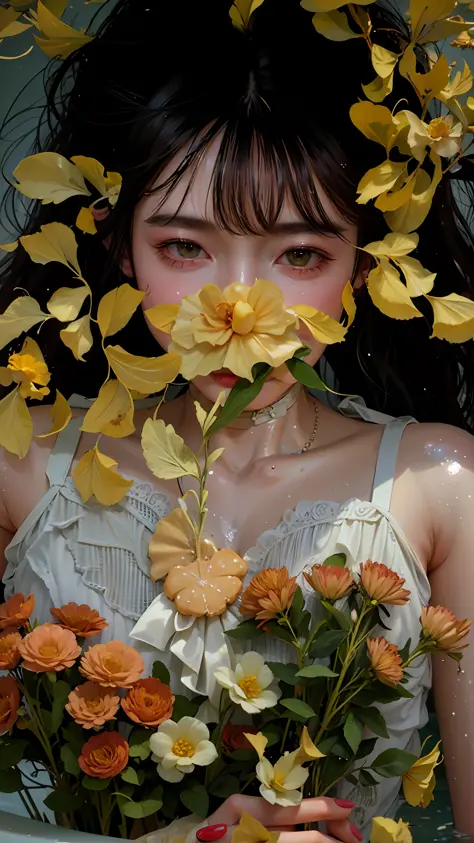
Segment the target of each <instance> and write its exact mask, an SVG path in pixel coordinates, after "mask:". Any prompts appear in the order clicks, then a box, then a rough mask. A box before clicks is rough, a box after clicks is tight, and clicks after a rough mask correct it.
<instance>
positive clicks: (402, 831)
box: [370, 817, 413, 843]
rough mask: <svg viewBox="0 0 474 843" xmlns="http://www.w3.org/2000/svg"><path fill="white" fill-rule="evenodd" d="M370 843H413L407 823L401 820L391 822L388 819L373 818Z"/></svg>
mask: <svg viewBox="0 0 474 843" xmlns="http://www.w3.org/2000/svg"><path fill="white" fill-rule="evenodd" d="M370 843H413V838H412V836H411V831H410V828H409V825H408V823H404V822H403V820H398V823H397V822H395V820H391V819H389V818H388V817H375V818H374V819H373V820H372V831H371V833H370Z"/></svg>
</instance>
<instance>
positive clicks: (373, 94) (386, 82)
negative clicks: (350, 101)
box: [362, 73, 393, 102]
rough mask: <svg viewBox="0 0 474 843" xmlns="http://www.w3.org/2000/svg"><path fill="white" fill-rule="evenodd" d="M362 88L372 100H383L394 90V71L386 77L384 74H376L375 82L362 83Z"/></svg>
mask: <svg viewBox="0 0 474 843" xmlns="http://www.w3.org/2000/svg"><path fill="white" fill-rule="evenodd" d="M362 90H363V92H364V94H365V96H366V97H367V98H368V99H369V100H371V101H372V102H382V101H383V100H384V99H385V97H388V95H389V94H391V93H392V90H393V73H391V74H390V76H387V77H386V79H384V78H383V77H382V76H376V77H375V79H374V81H373V82H370V83H369V84H368V85H362Z"/></svg>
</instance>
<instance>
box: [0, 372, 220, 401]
mask: <svg viewBox="0 0 474 843" xmlns="http://www.w3.org/2000/svg"><path fill="white" fill-rule="evenodd" d="M12 383H13V375H12V371H11V369H9V368H8V366H0V386H11V385H12ZM203 412H204V410H203Z"/></svg>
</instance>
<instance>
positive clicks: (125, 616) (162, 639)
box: [0, 402, 431, 839]
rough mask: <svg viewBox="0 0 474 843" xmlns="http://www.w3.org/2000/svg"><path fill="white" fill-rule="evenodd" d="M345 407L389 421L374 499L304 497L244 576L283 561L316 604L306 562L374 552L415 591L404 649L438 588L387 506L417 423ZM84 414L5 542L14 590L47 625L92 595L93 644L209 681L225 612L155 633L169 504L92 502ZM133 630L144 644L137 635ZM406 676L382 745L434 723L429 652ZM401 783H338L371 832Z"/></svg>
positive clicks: (407, 744)
mask: <svg viewBox="0 0 474 843" xmlns="http://www.w3.org/2000/svg"><path fill="white" fill-rule="evenodd" d="M346 410H348V411H350V412H351V414H352V415H354V414H355V413H356V414H358V415H359V416H360V417H362V418H365V419H366V420H369V421H375V422H378V423H384V424H385V430H384V435H383V437H382V440H381V445H380V451H379V456H378V461H377V466H376V471H375V481H374V489H373V494H372V499H371V500H370V501H362V500H358V499H354V498H350V499H349V500H346V501H343V502H333V501H321V500H319V501H301V502H300V503H298V504H297V505H296V506H295V507H294V508H293V509H290V510H287V511H286V512H284V513H282V514H281V515H280V514H278V513H275V519H276V521H278V518H280V521H279V523H277V525H276V527H275V529H273V530H268V531H266V532H265V533H263V534H262V535H261V536H260V537H259V539H258V540H257V542H256V545H255V546H254V547H252V548H250V549H249V550H248V551H247V552H246V554H245V559H246V561H247V563H248V566H249V572H248V579H250V578H251V577H252V576H253V575H254V574H255V573H257V572H258V571H260V570H261V569H262V568H265V567H266V568H268V567H279V566H281V565H286V566H287V567H288V569H289V572H290V574H291V575H293V576H294V575H296V576H298V578H299V582H300V584H301V586H302V588H303V590H304V593H305V596H306V598H307V601H308V603H310V602H311V601H313V607H314V604H315V601H316V598H315V596H314V594H313V593H309V590H308V588H307V586H306V584H305V581H304V578H303V577H302V571H303V570H304V569H305V568H307V567H308V566H309V565H311V564H314V563H315V562H318V561H323V560H324V559H325V558H326V557H327V556H328V555H329V554H331V553H335V552H344V553H346V554H347V560H348V562H347V564H348V565H349V566H350V567H351V568H353V569H354V570H356V569H357V568H358V566H359V565H360V564H361V563H362V562H364V561H366V560H367V559H371V560H373V561H377V562H384V563H385V564H386V565H388V566H389V567H390V568H392V569H393V570H394V571H396V573H397V574H399V575H400V576H402V577H404V578H405V580H406V587H407V588H408V589H409V590H410V592H411V600H410V603H409V604H408V606H404V607H392V612H391V618H390V622H389V624H390V627H391V631H390V632H388V633H384V634H386V635H387V637H388V638H389V639H390V640H391V641H392V642H393V643H395V644H397V645H399V646H403V645H404V644H405V642H406V640H407V639H408V638H409V637H411V638H412V639H415V640H416V639H417V638H418V634H419V617H420V614H421V608H422V606H423V605H426V603H427V602H428V600H429V596H430V589H429V583H428V579H427V576H426V574H425V572H424V570H423V568H422V566H421V563H420V562H419V560H418V559H417V557H416V554H415V553H414V551H413V550H412V548H411V547H410V545H409V543H408V541H407V539H406V537H405V536H404V534H403V532H402V530H401V529H400V527H399V526H398V525H397V523H396V522H395V521H394V519H393V518H392V516H391V514H390V498H391V492H392V486H393V477H394V471H395V463H396V457H397V451H398V445H399V442H400V439H401V436H402V433H403V430H404V428H405V426H406V424H407V423H409V422H410V421H411V420H410V419H398V420H393V419H389V417H386V416H382V415H381V414H376V413H372V412H371V411H369V410H367V409H366V408H365V407H358V406H357V404H356V403H354V402H346ZM80 423H81V419H80V418H79V419H74V420H73V421H72V422H71V423H70V425H69V426H68V427H67V428H66V430H64V431H63V432H62V433H61V434H60V435H59V436H58V438H57V441H56V444H55V447H54V450H53V452H52V454H51V456H50V459H49V463H48V467H47V474H48V478H49V482H50V488H49V490H48V492H47V493H46V494H45V495H44V497H43V498H42V500H41V501H40V502H39V503H38V505H37V506H36V507H35V509H34V510H33V511H32V512H31V513H30V515H29V516H28V518H27V519H26V520H25V522H24V523H23V524H22V526H21V527H20V529H19V530H18V532H17V533H16V535H15V536H14V538H13V540H12V541H11V543H10V545H9V546H8V548H7V550H6V557H7V561H8V565H7V569H6V572H5V576H4V583H5V587H6V597H9V596H10V595H11V594H13V593H14V592H18V591H21V592H23V593H25V594H28V593H30V592H33V593H34V595H35V615H36V616H37V617H38V619H39V621H40V622H44V621H47V620H49V619H50V614H49V610H50V608H51V607H52V606H60V605H62V604H63V603H67V602H69V601H71V600H74V601H75V602H77V603H87V604H88V605H89V606H91V607H92V608H95V609H97V610H98V611H99V612H100V614H101V615H103V616H105V617H106V618H107V621H108V623H109V626H108V628H107V629H106V630H104V632H103V633H102V636H101V638H100V637H99V636H98V637H97V638H94V643H98V642H99V641H100V640H102V641H108V640H111V639H120V640H122V641H125V642H128V643H131V644H134V646H137V647H138V648H139V649H140V651H141V652H142V655H143V657H144V660H145V664H146V667H147V670H148V669H149V668H150V667H151V664H152V662H153V661H154V660H155V659H156V658H160V659H161V660H162V661H164V662H165V663H166V664H167V665H168V667H169V668H170V670H171V676H172V684H174V688H175V689H176V685H177V683H178V682H179V680H181V681H182V682H183V683H184V684H185V685H186V686H187V688H189V689H190V690H209V683H210V676H211V675H212V667H213V665H214V663H215V661H216V659H217V660H219V659H220V658H221V656H222V646H221V645H222V635H221V628H220V625H221V622H220V620H219V619H217V623H216V621H215V620H214V621H210V622H207V621H205V620H204V619H200V620H199V622H197V623H193V621H192V619H191V621H189V619H180V616H178V617H177V618H176V613H174V612H172V613H171V614H168V615H166V611H165V612H164V614H163V613H162V615H161V616H160V617H161V621H160V623H159V624H158V626H157V623H156V619H155V624H154V627H152V628H151V631H150V629H149V628H148V626H149V625H147V623H146V618H147V616H149V612H150V610H149V607H150V604H152V603H153V601H155V604H154V605H155V606H160V605H161V604H163V605H162V609H163V607H164V605H165V602H167V601H166V598H162V597H161V592H162V586H161V584H160V583H152V582H151V580H150V578H149V560H148V556H147V548H148V542H149V539H150V536H151V534H152V533H153V531H154V529H155V525H156V523H157V521H158V520H159V519H160V518H163V517H164V516H165V515H166V514H167V513H168V512H169V511H170V509H171V503H170V501H169V499H168V498H167V496H166V495H165V494H163V493H160V492H156V491H155V490H154V489H153V487H152V486H151V485H149V484H146V483H134V485H133V486H132V488H131V489H130V491H129V492H128V494H127V497H126V498H125V499H124V501H122V502H121V503H120V504H117V505H116V506H113V507H109V508H104V507H102V506H100V505H98V504H94V503H88V504H84V503H83V502H82V500H81V498H80V496H79V494H78V492H77V491H76V489H75V488H74V485H73V482H72V479H71V477H70V476H69V470H70V465H71V462H72V460H73V457H74V453H75V450H76V447H77V442H78V440H79V438H80V430H79V425H80ZM130 479H133V478H130ZM147 609H148V615H147V613H146V610H147ZM163 611H164V609H163ZM234 611H235V610H234ZM144 613H145V614H144ZM142 616H143V617H142ZM228 616H229V622H231V623H235V622H236V621H235V620H233V615H232V613H228ZM139 619H141V620H140V622H139V623H138V624H137V621H139ZM183 621H184V622H183ZM134 627H135V631H134V634H137V637H138V638H139V639H141V640H140V641H139V640H137V638H135V639H134V640H131V639H129V636H130V633H131V631H132V629H133V628H134ZM137 630H138V633H137ZM147 640H152V641H153V642H154V643H155V644H156V643H158V646H159V647H162V649H163V652H161V653H158V652H157V649H156V647H153V646H151V645H148V644H146V643H143V641H147ZM226 641H229V639H228V638H226ZM163 645H164V646H163ZM249 646H251V645H249ZM286 646H287V645H285V644H283V643H281V642H279V641H276V640H272V639H267V638H265V636H262V637H260V638H258V639H257V640H256V642H255V649H258V650H259V651H260V652H261V653H262V655H263V656H264V658H266V659H267V660H268V661H286V662H287V661H290V660H291V659H290V657H289V655H288V652H287V651H286ZM410 673H411V678H410V680H409V684H408V685H407V688H408V689H409V690H410V691H411V692H412V693H413V695H414V696H413V698H411V699H406V698H403V699H401V700H399V701H397V702H394V703H391V704H389V705H385V706H384V707H383V713H384V716H385V718H386V721H387V727H388V730H389V732H390V739H389V740H383V739H380V740H379V741H378V742H377V747H376V754H378V753H379V752H381V751H382V750H383V749H385V748H388V747H389V746H391V747H399V748H401V749H406V750H408V751H417V749H418V746H419V743H418V729H419V728H420V727H422V726H423V725H424V724H425V723H426V721H427V713H426V705H425V702H426V696H427V693H428V689H429V687H430V684H431V672H430V663H429V660H428V659H427V658H426V659H424V660H423V662H422V663H421V664H420V665H419V666H417V667H416V668H413V667H412V668H411V669H410ZM399 784H400V783H399V781H398V780H394V779H386V780H383V781H382V783H381V784H380V785H379V786H378V787H377V788H376V789H375V788H358V789H355V790H354V788H353V787H352V786H351V785H349V784H345V783H344V784H342V785H340V787H339V789H338V795H339V796H342V797H343V798H344V797H345V798H347V797H350V798H351V799H352V800H353V801H355V802H356V803H357V806H358V807H357V809H356V810H355V811H354V812H353V819H354V822H356V823H357V824H358V825H359V826H360V827H362V830H363V832H364V834H365V837H366V839H368V831H369V828H370V819H371V817H372V816H375V815H385V816H391V815H393V814H394V813H395V811H396V809H397V807H398V801H399V797H398V792H399ZM2 808H3V809H4V810H14V811H16V810H17V808H18V806H17V805H13V803H12V801H11V798H10V795H7V794H0V809H2ZM18 810H19V809H18Z"/></svg>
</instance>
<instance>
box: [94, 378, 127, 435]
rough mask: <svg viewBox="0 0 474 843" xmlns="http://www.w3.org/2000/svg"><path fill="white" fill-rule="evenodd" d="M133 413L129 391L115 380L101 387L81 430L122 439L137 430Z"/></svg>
mask: <svg viewBox="0 0 474 843" xmlns="http://www.w3.org/2000/svg"><path fill="white" fill-rule="evenodd" d="M133 412H134V406H133V401H132V398H131V395H130V393H129V391H128V389H126V387H125V386H123V384H121V383H120V381H118V380H116V379H115V378H113V379H112V380H109V381H107V383H105V384H104V385H103V386H101V388H100V390H99V394H98V396H97V398H96V399H95V401H94V402H93V403H92V404H91V406H90V407H89V409H88V411H87V413H86V414H85V416H84V420H83V422H82V425H81V430H84V431H85V432H86V433H103V434H104V435H105V436H111V437H112V438H113V439H121V438H122V437H124V436H129V435H130V434H131V433H133V431H134V430H135V425H134V424H133Z"/></svg>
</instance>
